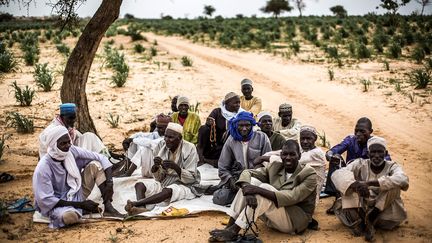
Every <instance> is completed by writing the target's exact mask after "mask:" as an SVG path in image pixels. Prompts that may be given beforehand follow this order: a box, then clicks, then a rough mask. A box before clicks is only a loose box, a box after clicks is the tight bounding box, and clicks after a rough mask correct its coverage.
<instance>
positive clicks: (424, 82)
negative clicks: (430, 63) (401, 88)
mask: <svg viewBox="0 0 432 243" xmlns="http://www.w3.org/2000/svg"><path fill="white" fill-rule="evenodd" d="M408 76H409V81H410V83H411V84H412V85H414V86H415V87H414V88H415V89H424V88H426V87H427V86H428V84H430V83H431V80H432V75H431V70H430V69H427V68H419V69H415V70H413V71H412V72H411V73H409V74H408Z"/></svg>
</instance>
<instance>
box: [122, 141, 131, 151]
mask: <svg viewBox="0 0 432 243" xmlns="http://www.w3.org/2000/svg"><path fill="white" fill-rule="evenodd" d="M132 141H133V139H132V138H126V139H125V140H123V142H122V146H123V149H124V150H125V151H126V150H128V149H129V146H130V144H131V143H132Z"/></svg>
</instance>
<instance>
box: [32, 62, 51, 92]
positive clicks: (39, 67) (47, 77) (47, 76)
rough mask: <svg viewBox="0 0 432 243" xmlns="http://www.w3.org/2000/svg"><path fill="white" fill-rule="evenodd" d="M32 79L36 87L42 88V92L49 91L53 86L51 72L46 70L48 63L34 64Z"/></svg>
mask: <svg viewBox="0 0 432 243" xmlns="http://www.w3.org/2000/svg"><path fill="white" fill-rule="evenodd" d="M33 77H34V78H35V81H36V85H37V86H38V87H40V88H42V90H43V91H44V92H48V91H51V89H52V87H53V86H54V84H55V80H54V77H53V72H52V71H51V70H50V69H49V68H48V63H44V64H36V66H35V72H34V74H33Z"/></svg>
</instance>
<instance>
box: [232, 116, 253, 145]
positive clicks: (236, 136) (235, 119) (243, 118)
mask: <svg viewBox="0 0 432 243" xmlns="http://www.w3.org/2000/svg"><path fill="white" fill-rule="evenodd" d="M239 121H248V122H250V123H251V125H252V127H253V126H255V125H256V124H257V123H256V121H255V119H254V117H253V115H252V113H250V112H247V111H242V112H239V113H238V114H237V115H236V116H235V117H233V118H231V120H229V121H228V129H229V132H230V135H231V136H232V137H233V138H234V140H236V141H243V137H242V135H241V134H240V133H239V131H238V123H239ZM253 133H254V131H253V128H252V129H251V130H250V132H249V134H248V136H247V139H246V140H247V141H249V140H251V139H252V136H253Z"/></svg>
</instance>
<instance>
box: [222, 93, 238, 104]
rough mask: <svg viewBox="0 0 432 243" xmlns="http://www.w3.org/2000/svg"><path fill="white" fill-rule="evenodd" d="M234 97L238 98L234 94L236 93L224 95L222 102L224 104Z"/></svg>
mask: <svg viewBox="0 0 432 243" xmlns="http://www.w3.org/2000/svg"><path fill="white" fill-rule="evenodd" d="M236 96H238V94H236V93H234V92H229V93H228V94H226V95H225V99H224V102H226V101H227V100H229V99H231V98H234V97H236Z"/></svg>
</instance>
